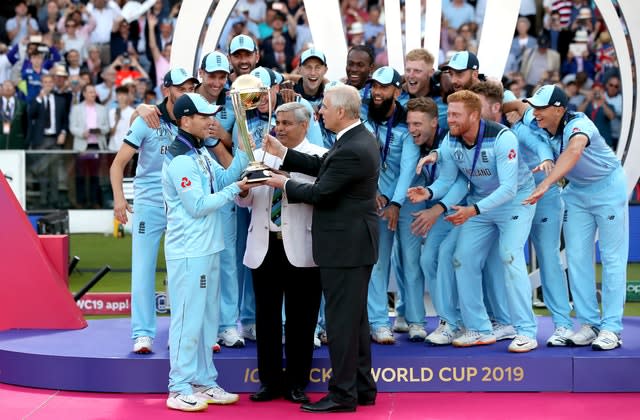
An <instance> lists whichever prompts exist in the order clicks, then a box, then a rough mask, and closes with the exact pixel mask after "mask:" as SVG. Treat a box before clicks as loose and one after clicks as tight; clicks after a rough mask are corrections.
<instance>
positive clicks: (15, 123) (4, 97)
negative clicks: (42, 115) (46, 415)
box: [0, 80, 27, 149]
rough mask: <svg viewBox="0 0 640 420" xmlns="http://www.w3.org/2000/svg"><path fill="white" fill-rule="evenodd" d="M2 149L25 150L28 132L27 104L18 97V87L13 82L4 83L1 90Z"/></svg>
mask: <svg viewBox="0 0 640 420" xmlns="http://www.w3.org/2000/svg"><path fill="white" fill-rule="evenodd" d="M0 95H1V98H0V99H1V101H0V116H1V119H2V131H0V149H24V148H25V147H26V144H25V134H26V132H27V104H26V103H25V102H24V101H23V100H22V99H20V98H19V97H18V95H16V86H15V85H14V84H13V82H12V81H11V80H5V81H3V82H2V89H0Z"/></svg>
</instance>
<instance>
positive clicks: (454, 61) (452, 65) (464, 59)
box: [443, 51, 480, 71]
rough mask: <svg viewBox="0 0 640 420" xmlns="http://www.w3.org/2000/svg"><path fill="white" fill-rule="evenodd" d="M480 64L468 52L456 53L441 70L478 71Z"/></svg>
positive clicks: (476, 58)
mask: <svg viewBox="0 0 640 420" xmlns="http://www.w3.org/2000/svg"><path fill="white" fill-rule="evenodd" d="M479 67H480V62H479V61H478V57H476V55H475V54H474V53H472V52H469V51H460V52H457V53H455V54H454V55H453V57H451V60H449V63H448V64H447V65H446V66H444V67H443V69H451V70H455V71H464V70H478V68H479Z"/></svg>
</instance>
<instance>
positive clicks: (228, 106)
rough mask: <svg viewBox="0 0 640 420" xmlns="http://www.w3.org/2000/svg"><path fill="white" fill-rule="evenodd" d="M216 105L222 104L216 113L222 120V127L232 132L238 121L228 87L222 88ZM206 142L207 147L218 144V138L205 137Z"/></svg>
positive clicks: (217, 117)
mask: <svg viewBox="0 0 640 420" xmlns="http://www.w3.org/2000/svg"><path fill="white" fill-rule="evenodd" d="M216 105H220V111H218V112H217V113H216V115H215V116H214V118H215V119H216V120H218V122H220V125H221V126H222V128H224V129H225V130H226V131H227V132H229V133H231V131H232V129H233V125H234V124H235V122H236V114H235V113H234V112H233V105H232V103H231V99H230V98H229V91H228V89H226V88H224V89H222V91H221V92H220V95H218V99H217V100H216ZM204 144H205V146H207V147H213V146H215V145H216V144H218V139H214V138H211V137H209V138H207V139H205V141H204Z"/></svg>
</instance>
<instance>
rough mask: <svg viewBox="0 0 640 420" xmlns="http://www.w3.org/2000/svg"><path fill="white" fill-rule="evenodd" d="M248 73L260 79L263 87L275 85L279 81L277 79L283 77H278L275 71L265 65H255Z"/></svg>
mask: <svg viewBox="0 0 640 420" xmlns="http://www.w3.org/2000/svg"><path fill="white" fill-rule="evenodd" d="M250 74H251V75H252V76H254V77H257V78H258V79H260V81H261V82H262V84H263V85H264V86H265V87H271V86H273V85H277V84H279V83H280V82H279V80H281V79H284V78H283V77H282V75H280V77H278V75H277V74H276V72H275V71H273V70H271V69H268V68H266V67H257V68H255V69H254V70H253V71H252V72H251V73H250Z"/></svg>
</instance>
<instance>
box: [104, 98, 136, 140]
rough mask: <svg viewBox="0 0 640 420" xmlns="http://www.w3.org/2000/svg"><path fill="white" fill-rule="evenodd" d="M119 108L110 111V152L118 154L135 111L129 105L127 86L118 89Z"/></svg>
mask: <svg viewBox="0 0 640 420" xmlns="http://www.w3.org/2000/svg"><path fill="white" fill-rule="evenodd" d="M116 100H117V101H118V106H117V107H116V108H113V109H110V110H109V112H108V116H109V150H111V151H114V152H117V151H118V150H120V146H122V143H123V142H124V138H125V136H126V135H127V131H129V121H131V116H132V115H133V111H134V109H133V108H132V107H131V106H130V105H129V89H128V88H127V87H126V86H120V87H118V88H116Z"/></svg>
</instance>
